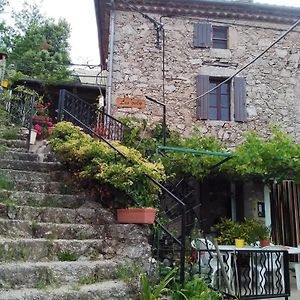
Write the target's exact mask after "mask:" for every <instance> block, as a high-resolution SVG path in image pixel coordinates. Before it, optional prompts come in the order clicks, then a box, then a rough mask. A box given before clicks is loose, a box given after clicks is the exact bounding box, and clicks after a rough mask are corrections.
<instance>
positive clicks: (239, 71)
mask: <svg viewBox="0 0 300 300" xmlns="http://www.w3.org/2000/svg"><path fill="white" fill-rule="evenodd" d="M299 23H300V19H299V20H297V21H296V22H295V23H294V24H293V25H292V26H291V27H290V28H289V29H288V30H287V31H285V32H284V33H283V34H282V35H281V36H280V37H279V38H277V39H276V40H275V41H274V42H273V43H272V44H271V45H270V46H269V47H267V48H266V49H265V50H264V51H262V52H261V53H260V54H259V55H257V56H256V57H255V58H253V59H252V60H251V61H250V62H249V63H247V64H246V65H245V66H244V67H242V68H241V69H239V70H238V71H236V72H235V73H234V74H233V75H231V76H230V77H228V78H227V79H225V80H224V81H222V82H221V83H219V84H217V85H216V86H215V87H214V88H212V89H210V90H208V91H207V92H205V93H203V94H202V95H200V96H198V97H196V98H195V99H192V100H189V101H186V102H184V103H183V104H188V103H190V102H192V101H196V100H198V99H200V98H203V97H204V96H206V95H207V94H209V93H211V92H213V91H214V90H216V89H217V88H219V87H220V86H221V85H222V84H224V83H226V82H228V81H230V80H231V79H233V78H234V77H235V76H236V75H238V74H239V73H241V72H242V71H244V70H245V69H246V68H248V67H249V66H250V65H252V64H253V63H254V62H256V61H257V60H258V59H259V58H260V57H262V56H263V55H264V54H265V53H266V52H268V51H269V50H270V49H271V48H272V47H273V46H274V45H276V44H277V43H278V42H279V41H281V40H282V39H283V38H284V37H285V36H286V35H287V34H289V33H290V32H291V31H292V30H293V29H294V28H295V27H296V26H297V25H298V24H299Z"/></svg>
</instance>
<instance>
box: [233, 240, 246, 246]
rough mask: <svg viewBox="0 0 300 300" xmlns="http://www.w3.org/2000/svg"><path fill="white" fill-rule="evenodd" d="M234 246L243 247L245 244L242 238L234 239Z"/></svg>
mask: <svg viewBox="0 0 300 300" xmlns="http://www.w3.org/2000/svg"><path fill="white" fill-rule="evenodd" d="M234 242H235V246H236V247H237V248H243V247H244V246H245V240H244V239H235V240H234Z"/></svg>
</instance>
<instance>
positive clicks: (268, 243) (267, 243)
mask: <svg viewBox="0 0 300 300" xmlns="http://www.w3.org/2000/svg"><path fill="white" fill-rule="evenodd" d="M260 246H261V247H267V246H270V241H269V240H262V241H260Z"/></svg>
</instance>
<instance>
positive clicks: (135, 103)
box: [116, 97, 146, 109]
mask: <svg viewBox="0 0 300 300" xmlns="http://www.w3.org/2000/svg"><path fill="white" fill-rule="evenodd" d="M116 104H117V107H120V108H125V107H126V108H140V109H141V108H145V106H146V103H145V100H144V99H138V98H130V97H118V98H117V99H116Z"/></svg>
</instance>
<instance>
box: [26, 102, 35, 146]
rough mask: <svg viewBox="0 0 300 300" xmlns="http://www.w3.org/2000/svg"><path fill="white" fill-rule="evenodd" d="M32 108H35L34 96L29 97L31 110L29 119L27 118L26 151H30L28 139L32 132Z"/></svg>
mask: <svg viewBox="0 0 300 300" xmlns="http://www.w3.org/2000/svg"><path fill="white" fill-rule="evenodd" d="M34 106H35V96H31V108H30V118H29V124H28V136H27V150H29V149H30V137H31V131H32V119H33V115H34Z"/></svg>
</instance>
